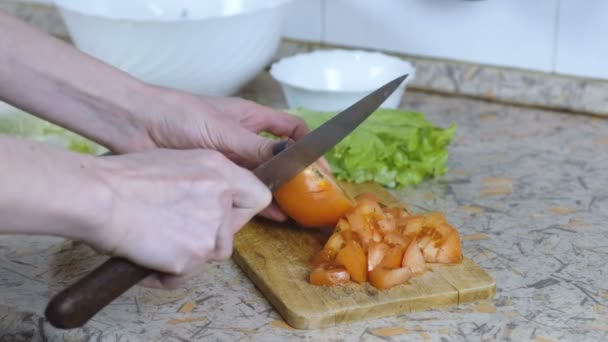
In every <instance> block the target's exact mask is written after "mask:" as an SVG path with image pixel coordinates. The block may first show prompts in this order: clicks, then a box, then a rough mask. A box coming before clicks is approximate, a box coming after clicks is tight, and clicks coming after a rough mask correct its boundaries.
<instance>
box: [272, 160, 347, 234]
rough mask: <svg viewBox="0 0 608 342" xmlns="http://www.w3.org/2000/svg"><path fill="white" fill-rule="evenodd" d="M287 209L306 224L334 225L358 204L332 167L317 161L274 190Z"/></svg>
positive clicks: (283, 208)
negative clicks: (336, 179) (347, 191)
mask: <svg viewBox="0 0 608 342" xmlns="http://www.w3.org/2000/svg"><path fill="white" fill-rule="evenodd" d="M273 195H274V199H275V201H276V202H277V205H278V206H279V208H281V210H283V212H284V213H285V214H286V215H287V216H289V217H290V218H292V219H293V220H294V221H295V222H297V223H298V224H299V225H301V226H303V227H306V228H333V227H335V225H336V223H337V222H338V220H339V219H340V218H341V217H343V216H344V214H345V213H346V212H347V211H348V210H350V209H351V208H352V207H353V206H354V205H355V203H354V201H353V199H351V198H350V197H349V196H348V195H347V194H346V192H344V191H343V190H342V188H341V187H340V186H339V185H338V183H337V182H336V181H335V179H334V177H333V176H332V174H331V173H330V172H329V171H326V170H325V169H324V168H322V167H321V166H320V165H319V163H318V162H317V163H314V164H312V165H311V166H309V167H308V168H306V169H304V171H302V172H300V173H299V174H298V175H296V176H295V177H294V178H293V179H292V180H290V181H289V182H287V183H286V184H284V185H283V186H281V187H280V188H279V189H278V190H276V191H275V192H274V194H273Z"/></svg>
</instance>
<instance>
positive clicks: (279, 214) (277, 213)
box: [259, 203, 288, 222]
mask: <svg viewBox="0 0 608 342" xmlns="http://www.w3.org/2000/svg"><path fill="white" fill-rule="evenodd" d="M259 215H260V216H262V217H265V218H267V219H270V220H273V221H276V222H284V221H286V220H287V219H288V217H287V215H286V214H285V213H284V212H283V211H282V210H281V209H280V208H279V207H278V206H277V205H276V204H274V203H273V204H270V205H269V206H268V207H267V208H266V209H264V210H262V212H260V214H259Z"/></svg>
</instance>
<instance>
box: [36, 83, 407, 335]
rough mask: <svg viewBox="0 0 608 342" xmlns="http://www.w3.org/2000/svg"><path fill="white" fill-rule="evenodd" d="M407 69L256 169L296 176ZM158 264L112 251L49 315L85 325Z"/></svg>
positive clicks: (283, 178) (276, 179)
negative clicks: (149, 266)
mask: <svg viewBox="0 0 608 342" xmlns="http://www.w3.org/2000/svg"><path fill="white" fill-rule="evenodd" d="M407 76H408V75H403V76H401V77H398V78H396V79H394V80H392V81H390V82H388V83H387V84H385V85H384V86H382V87H380V88H378V89H377V90H375V91H373V92H372V93H370V94H369V95H367V96H366V97H364V98H363V99H361V100H359V101H358V102H356V103H355V104H353V105H351V106H350V107H348V108H347V109H345V110H344V111H342V112H340V113H339V114H337V115H335V116H334V117H332V118H331V119H329V120H328V121H327V122H325V123H324V124H323V125H321V126H320V127H318V128H317V129H315V130H313V131H312V132H310V133H308V134H307V135H306V136H304V137H303V138H302V139H300V140H298V141H297V142H295V143H294V144H292V145H289V146H287V147H286V148H284V149H283V150H282V151H279V152H278V153H277V154H276V155H275V156H273V157H272V158H270V159H269V160H268V161H266V162H264V163H262V164H261V165H260V166H258V167H257V168H256V169H255V170H253V173H254V174H255V175H256V176H257V177H258V178H259V179H260V180H261V181H262V182H263V183H264V184H265V185H266V186H267V187H268V188H269V189H270V190H271V192H272V191H274V190H276V189H277V188H278V187H280V186H281V185H283V184H285V183H286V182H288V181H289V180H291V179H292V178H293V177H295V176H296V175H297V174H298V173H300V172H301V171H302V170H304V169H305V168H307V167H308V166H310V165H311V164H313V163H314V162H315V161H317V160H318V159H319V158H321V157H322V156H323V155H324V154H325V153H327V152H328V151H329V150H330V149H331V148H332V147H334V146H335V145H336V144H338V143H339V142H340V141H341V140H342V139H344V138H345V137H346V136H347V135H348V134H350V133H351V132H352V131H353V130H354V129H355V128H357V127H358V126H359V125H360V124H361V123H362V122H363V121H364V120H365V119H366V118H367V117H369V116H370V115H371V114H372V113H373V112H374V111H375V110H376V109H378V108H379V107H380V106H381V105H382V103H383V102H384V101H385V100H386V99H387V98H388V97H389V96H390V95H391V94H392V93H393V92H394V91H395V89H397V88H398V86H399V85H400V84H401V83H402V82H403V81H404V80H405V79H406V78H407ZM152 273H154V271H153V270H150V269H147V268H145V267H141V266H139V265H137V264H135V263H132V262H131V261H129V260H127V259H124V258H118V257H112V258H110V259H108V260H107V261H106V262H104V263H103V264H102V265H100V266H99V267H97V268H96V269H94V270H93V271H92V272H91V273H89V274H88V275H86V276H84V277H83V278H81V279H80V280H78V281H77V282H75V283H74V284H72V285H71V286H69V287H67V288H65V289H64V290H63V291H61V292H59V293H58V294H57V295H56V296H54V297H53V298H52V299H51V301H50V302H49V304H48V305H47V307H46V310H45V317H46V319H47V320H48V321H49V323H51V324H52V325H53V326H55V327H56V328H60V329H72V328H78V327H81V326H83V325H84V324H85V323H86V322H88V321H89V319H91V318H92V317H93V316H95V314H97V312H99V311H100V310H101V309H103V308H104V307H105V306H106V305H108V304H110V303H111V302H112V301H113V300H114V299H116V298H117V297H119V296H120V295H122V294H123V293H124V292H125V291H127V290H128V289H129V288H131V287H132V286H134V285H136V284H137V283H139V282H140V281H141V280H143V279H144V278H145V277H147V276H148V275H150V274H152Z"/></svg>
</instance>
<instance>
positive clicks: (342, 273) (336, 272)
mask: <svg viewBox="0 0 608 342" xmlns="http://www.w3.org/2000/svg"><path fill="white" fill-rule="evenodd" d="M349 282H350V275H349V274H348V272H347V271H346V270H345V269H344V268H340V267H338V268H333V269H324V268H315V269H314V270H313V271H312V272H311V273H310V283H311V284H313V285H321V286H335V285H346V284H348V283H349Z"/></svg>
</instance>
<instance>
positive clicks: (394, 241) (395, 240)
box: [384, 232, 407, 247]
mask: <svg viewBox="0 0 608 342" xmlns="http://www.w3.org/2000/svg"><path fill="white" fill-rule="evenodd" d="M384 242H386V243H388V244H389V245H401V246H403V247H406V246H407V239H406V238H405V237H404V236H403V235H402V234H399V233H397V232H390V233H388V234H386V235H384Z"/></svg>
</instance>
